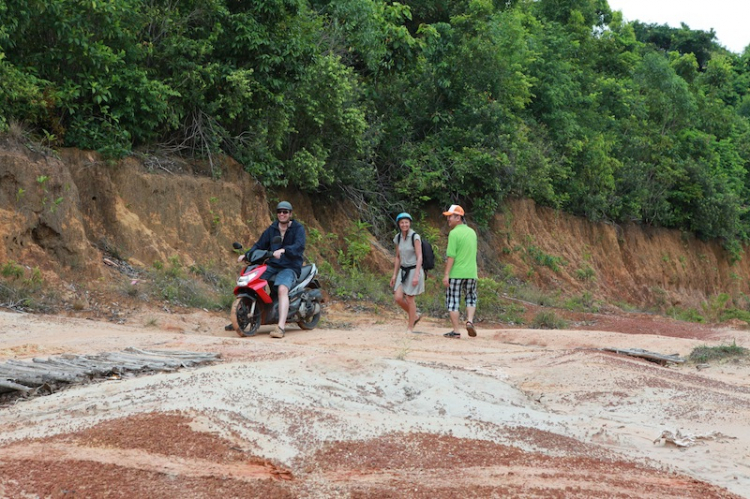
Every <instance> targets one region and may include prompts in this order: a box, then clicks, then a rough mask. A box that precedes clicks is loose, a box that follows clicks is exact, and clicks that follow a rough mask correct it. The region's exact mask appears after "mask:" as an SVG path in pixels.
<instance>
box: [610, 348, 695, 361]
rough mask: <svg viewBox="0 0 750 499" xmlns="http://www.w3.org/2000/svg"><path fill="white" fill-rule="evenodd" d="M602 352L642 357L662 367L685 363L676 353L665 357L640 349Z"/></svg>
mask: <svg viewBox="0 0 750 499" xmlns="http://www.w3.org/2000/svg"><path fill="white" fill-rule="evenodd" d="M601 350H605V351H607V352H614V353H619V354H625V355H629V356H631V357H640V358H642V359H646V360H648V361H651V362H656V363H658V364H661V365H666V364H667V363H668V362H674V363H675V364H682V363H683V362H685V359H683V358H681V357H680V356H679V355H677V354H676V353H675V354H671V355H665V354H661V353H656V352H649V351H648V350H643V349H640V348H602V349H601Z"/></svg>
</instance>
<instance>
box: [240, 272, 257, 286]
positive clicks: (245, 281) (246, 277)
mask: <svg viewBox="0 0 750 499" xmlns="http://www.w3.org/2000/svg"><path fill="white" fill-rule="evenodd" d="M257 275H258V272H250V273H249V274H245V275H241V276H240V278H239V279H237V285H238V286H247V285H248V284H250V281H252V280H253V279H255V276H257Z"/></svg>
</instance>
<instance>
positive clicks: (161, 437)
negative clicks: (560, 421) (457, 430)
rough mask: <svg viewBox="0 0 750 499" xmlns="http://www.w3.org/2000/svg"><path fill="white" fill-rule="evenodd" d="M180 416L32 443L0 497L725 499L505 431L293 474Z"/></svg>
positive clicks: (376, 442) (11, 459)
mask: <svg viewBox="0 0 750 499" xmlns="http://www.w3.org/2000/svg"><path fill="white" fill-rule="evenodd" d="M190 424H191V418H190V417H189V416H186V415H180V414H159V413H152V414H146V415H141V416H137V417H130V418H126V419H120V420H114V421H109V422H106V423H102V424H99V425H97V426H95V427H93V428H90V429H87V430H84V431H80V432H74V433H70V434H65V435H60V436H56V437H54V438H47V439H40V440H37V441H26V442H17V443H15V444H12V445H10V446H8V447H6V448H4V449H3V452H2V457H0V476H1V477H2V479H1V480H0V493H2V496H3V497H23V496H26V495H29V494H30V495H31V496H33V497H50V498H69V497H86V498H119V497H122V498H125V497H127V498H132V497H149V498H173V497H185V498H188V497H189V498H207V499H209V498H234V497H236V498H248V497H257V498H287V497H289V498H291V497H352V498H379V499H380V498H402V497H409V498H426V499H427V498H429V499H440V498H455V497H462V498H463V497H528V498H565V497H577V498H601V497H609V498H619V497H622V498H626V497H659V498H680V499H687V498H700V499H709V498H734V497H739V496H736V495H733V494H730V493H728V492H726V491H725V490H723V489H720V488H718V487H715V486H712V485H710V484H707V483H704V482H701V481H698V480H695V479H692V478H690V477H687V476H684V475H679V474H675V473H672V472H669V471H665V470H662V469H658V468H655V467H654V468H652V467H649V466H647V465H644V464H637V463H632V462H627V461H623V460H620V459H616V458H609V457H606V456H596V455H590V454H591V451H590V450H588V451H587V448H586V446H584V445H582V444H581V443H580V442H578V441H576V440H573V439H567V438H564V437H560V436H559V435H554V434H550V433H547V432H544V431H539V430H534V429H529V428H516V429H511V430H509V431H510V432H512V433H515V434H516V437H517V440H518V442H519V443H531V444H533V446H535V447H537V448H540V447H542V448H547V450H548V451H550V450H551V451H552V452H551V454H556V455H559V456H560V457H555V456H554V455H547V454H542V453H541V452H531V451H524V450H521V449H520V448H516V447H509V446H506V445H500V444H496V443H492V442H487V441H482V440H471V439H462V438H455V437H452V436H447V435H442V436H436V435H430V434H420V433H413V434H388V435H385V436H383V437H381V438H376V439H372V440H366V441H341V442H329V443H321V446H320V449H319V450H318V451H317V452H315V453H314V454H312V455H311V456H309V457H306V458H302V459H300V460H298V461H297V462H296V463H295V465H294V469H293V470H292V469H284V468H283V467H281V466H278V465H276V464H274V463H270V462H268V461H266V460H263V459H261V458H258V457H256V456H252V455H248V454H247V453H245V452H243V450H242V449H240V448H239V447H237V446H236V444H233V443H232V442H230V441H229V440H226V439H223V438H221V437H218V436H215V435H212V434H208V433H203V432H197V431H193V430H192V429H191V427H190Z"/></svg>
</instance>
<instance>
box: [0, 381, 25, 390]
mask: <svg viewBox="0 0 750 499" xmlns="http://www.w3.org/2000/svg"><path fill="white" fill-rule="evenodd" d="M31 390H33V388H30V387H28V386H25V385H22V384H20V383H14V382H12V381H8V380H2V379H0V392H4V391H18V392H30V391H31Z"/></svg>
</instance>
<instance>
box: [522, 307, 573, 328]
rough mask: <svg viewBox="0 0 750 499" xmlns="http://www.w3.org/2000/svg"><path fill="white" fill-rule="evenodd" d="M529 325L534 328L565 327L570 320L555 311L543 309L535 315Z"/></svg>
mask: <svg viewBox="0 0 750 499" xmlns="http://www.w3.org/2000/svg"><path fill="white" fill-rule="evenodd" d="M529 326H530V327H531V328H532V329H565V328H567V327H568V322H567V321H566V320H565V319H563V318H561V317H558V316H557V314H556V313H555V312H552V311H548V310H542V311H540V312H538V313H537V314H536V315H535V316H534V319H533V320H532V321H531V324H530V325H529Z"/></svg>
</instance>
